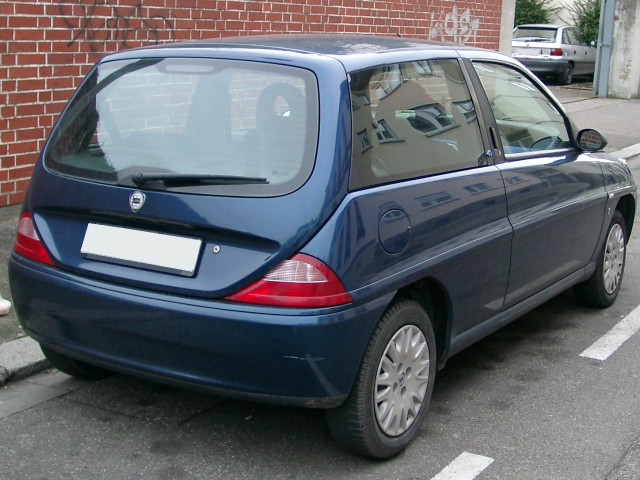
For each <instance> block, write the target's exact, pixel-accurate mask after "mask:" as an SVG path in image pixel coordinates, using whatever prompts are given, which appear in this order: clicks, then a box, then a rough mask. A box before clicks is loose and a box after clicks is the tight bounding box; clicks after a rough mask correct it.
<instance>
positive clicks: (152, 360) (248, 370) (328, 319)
mask: <svg viewBox="0 0 640 480" xmlns="http://www.w3.org/2000/svg"><path fill="white" fill-rule="evenodd" d="M9 275H10V282H11V291H12V295H13V299H14V302H15V308H16V312H17V314H18V316H19V318H20V322H21V324H22V326H23V328H24V329H25V331H26V332H27V333H28V334H29V335H30V336H31V337H33V338H35V339H36V340H37V341H38V342H40V343H42V344H45V345H47V346H49V347H50V348H52V349H54V350H57V351H59V352H61V353H63V354H66V355H68V356H71V357H74V358H77V359H80V360H84V361H86V362H88V363H92V364H95V365H99V366H102V367H105V368H108V369H111V370H114V371H119V372H123V373H127V374H133V375H136V376H140V377H144V378H149V379H152V380H155V381H160V382H163V383H169V384H174V385H179V386H186V387H189V388H195V389H199V390H205V391H210V392H212V393H216V394H221V395H224V396H229V397H236V398H248V399H252V400H258V401H263V402H268V403H279V404H289V405H300V406H308V407H322V408H328V407H333V406H337V405H339V404H340V403H341V402H342V401H343V400H344V399H345V398H346V396H347V395H348V393H349V391H350V390H351V386H352V384H353V380H354V378H355V375H356V373H357V370H358V367H359V365H360V361H361V358H362V355H363V353H364V349H365V347H366V345H367V342H368V340H369V337H370V335H371V332H372V330H373V328H374V327H375V324H376V323H377V321H378V319H379V318H380V316H381V315H382V313H383V311H384V309H385V308H386V305H387V304H388V302H389V301H390V299H391V296H386V297H383V298H380V299H377V300H375V301H373V302H370V303H368V304H366V305H360V306H357V307H354V306H353V305H349V306H344V307H340V308H337V307H334V308H329V309H317V310H313V311H305V310H292V309H283V308H272V307H254V306H247V305H237V304H232V303H228V302H221V301H210V300H201V299H193V298H187V297H179V296H172V295H167V294H159V293H155V292H147V291H142V290H136V289H134V288H130V287H122V286H115V285H111V284H107V283H103V282H98V281H95V280H89V279H85V278H83V277H79V276H76V275H74V274H70V273H67V272H62V271H60V270H58V269H55V268H50V267H46V266H43V265H40V264H38V263H34V262H31V261H30V260H27V259H24V258H22V257H20V256H18V255H16V254H13V255H12V258H11V260H10V262H9Z"/></svg>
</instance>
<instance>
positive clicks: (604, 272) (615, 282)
mask: <svg viewBox="0 0 640 480" xmlns="http://www.w3.org/2000/svg"><path fill="white" fill-rule="evenodd" d="M626 245H627V226H626V223H625V221H624V217H623V216H622V214H621V213H620V211H619V210H616V211H615V213H614V214H613V218H612V219H611V223H610V224H609V229H608V230H607V236H606V238H605V241H604V245H602V249H601V251H600V254H599V258H598V264H597V266H596V271H595V272H593V275H591V277H590V278H589V280H587V281H586V282H583V283H579V284H578V285H576V286H575V288H574V290H575V293H576V297H577V299H578V300H579V301H580V303H582V304H583V305H586V306H588V307H596V308H605V307H608V306H610V305H611V304H613V302H614V301H615V299H616V297H617V296H618V292H619V291H620V285H622V277H623V275H624V265H625V261H626V253H627V252H626V250H627V249H626Z"/></svg>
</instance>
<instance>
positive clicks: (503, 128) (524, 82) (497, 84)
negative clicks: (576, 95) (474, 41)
mask: <svg viewBox="0 0 640 480" xmlns="http://www.w3.org/2000/svg"><path fill="white" fill-rule="evenodd" d="M474 67H475V69H476V72H477V73H478V76H479V77H480V81H481V82H482V85H483V87H484V89H485V92H486V93H487V97H488V98H489V103H490V104H491V108H492V109H493V114H494V116H495V119H496V122H497V124H498V130H499V132H500V138H501V139H502V147H503V149H504V153H505V154H506V155H507V160H508V159H509V154H516V153H525V152H532V151H540V150H554V149H558V148H568V147H570V146H571V145H572V144H571V141H570V140H569V133H568V131H567V127H566V125H565V118H564V116H563V115H562V113H561V112H560V111H559V110H558V109H557V108H556V106H555V105H554V104H553V103H552V102H551V101H550V100H549V99H548V98H547V97H546V95H545V94H544V93H542V91H541V90H540V89H539V88H538V87H537V86H536V85H535V84H534V83H533V82H531V81H530V80H529V79H528V78H527V77H526V76H525V75H524V74H522V73H521V72H520V71H519V70H516V69H515V68H513V67H510V66H506V65H497V64H492V63H481V62H478V63H474Z"/></svg>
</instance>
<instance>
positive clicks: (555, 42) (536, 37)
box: [511, 24, 596, 85]
mask: <svg viewBox="0 0 640 480" xmlns="http://www.w3.org/2000/svg"><path fill="white" fill-rule="evenodd" d="M579 33H580V32H579V30H578V29H577V28H575V27H567V26H562V25H534V24H532V25H519V26H517V27H516V28H515V29H514V30H513V41H512V42H511V54H512V56H513V58H515V59H517V60H520V61H521V62H522V63H524V64H525V65H526V66H527V67H528V68H529V69H530V70H531V71H532V72H534V73H535V74H536V75H538V76H554V77H556V78H557V80H558V82H559V83H560V84H562V85H568V84H570V83H571V81H572V80H573V77H574V76H575V75H593V72H594V70H595V64H596V48H595V42H591V44H589V43H584V42H581V41H580V35H579Z"/></svg>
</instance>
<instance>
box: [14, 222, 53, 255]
mask: <svg viewBox="0 0 640 480" xmlns="http://www.w3.org/2000/svg"><path fill="white" fill-rule="evenodd" d="M13 251H14V252H16V253H18V254H20V255H22V256H24V257H27V258H28V259H30V260H35V261H36V262H40V263H45V264H47V265H55V264H54V263H53V260H51V257H50V256H49V254H48V253H47V251H46V250H45V248H44V245H43V244H42V241H41V240H40V237H39V236H38V232H36V229H35V227H34V226H33V220H32V219H31V215H30V214H29V212H25V213H23V214H22V215H20V220H18V233H17V236H16V243H15V244H14V245H13Z"/></svg>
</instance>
